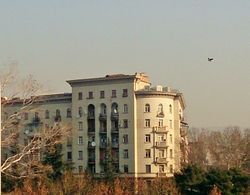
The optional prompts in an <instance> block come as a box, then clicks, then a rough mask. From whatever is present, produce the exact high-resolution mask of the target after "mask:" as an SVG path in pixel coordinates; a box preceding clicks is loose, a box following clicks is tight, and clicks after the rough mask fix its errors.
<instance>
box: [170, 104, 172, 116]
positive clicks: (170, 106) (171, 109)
mask: <svg viewBox="0 0 250 195" xmlns="http://www.w3.org/2000/svg"><path fill="white" fill-rule="evenodd" d="M169 113H170V114H172V105H171V104H169Z"/></svg>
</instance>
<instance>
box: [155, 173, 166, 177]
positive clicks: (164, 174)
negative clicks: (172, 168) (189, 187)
mask: <svg viewBox="0 0 250 195" xmlns="http://www.w3.org/2000/svg"><path fill="white" fill-rule="evenodd" d="M157 176H158V177H166V176H167V174H166V173H157Z"/></svg>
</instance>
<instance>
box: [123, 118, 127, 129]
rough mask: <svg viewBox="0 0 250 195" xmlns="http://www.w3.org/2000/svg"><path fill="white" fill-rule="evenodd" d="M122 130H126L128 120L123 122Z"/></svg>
mask: <svg viewBox="0 0 250 195" xmlns="http://www.w3.org/2000/svg"><path fill="white" fill-rule="evenodd" d="M123 128H128V120H127V119H124V120H123Z"/></svg>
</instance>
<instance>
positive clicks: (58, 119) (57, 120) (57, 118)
mask: <svg viewBox="0 0 250 195" xmlns="http://www.w3.org/2000/svg"><path fill="white" fill-rule="evenodd" d="M61 120H62V117H61V116H60V115H58V116H55V118H54V121H55V122H60V121H61Z"/></svg>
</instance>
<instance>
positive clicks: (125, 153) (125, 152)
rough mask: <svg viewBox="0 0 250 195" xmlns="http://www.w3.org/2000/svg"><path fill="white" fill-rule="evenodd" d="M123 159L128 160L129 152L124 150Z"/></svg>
mask: <svg viewBox="0 0 250 195" xmlns="http://www.w3.org/2000/svg"><path fill="white" fill-rule="evenodd" d="M123 158H128V150H127V149H125V150H123Z"/></svg>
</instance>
